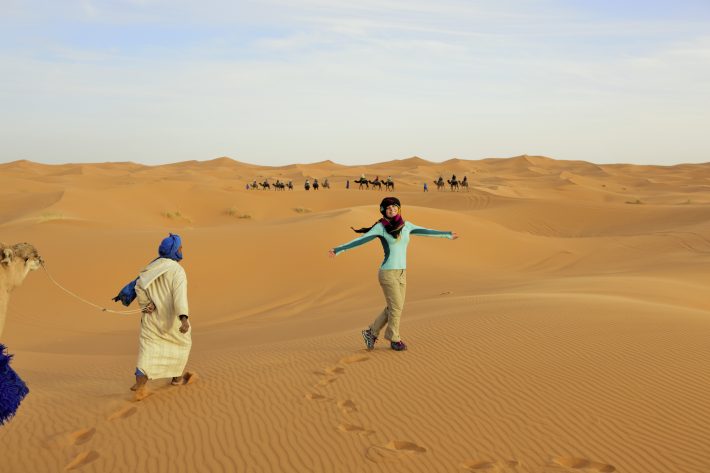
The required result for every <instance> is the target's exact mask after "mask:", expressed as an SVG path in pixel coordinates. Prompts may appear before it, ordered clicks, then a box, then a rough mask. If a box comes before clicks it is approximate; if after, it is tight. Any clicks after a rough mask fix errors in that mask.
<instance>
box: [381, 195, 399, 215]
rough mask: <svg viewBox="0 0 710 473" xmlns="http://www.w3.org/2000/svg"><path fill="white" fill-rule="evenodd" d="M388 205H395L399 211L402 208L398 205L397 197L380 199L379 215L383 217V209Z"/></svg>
mask: <svg viewBox="0 0 710 473" xmlns="http://www.w3.org/2000/svg"><path fill="white" fill-rule="evenodd" d="M390 205H396V206H397V207H399V208H400V209H401V208H402V204H400V203H399V199H398V198H397V197H385V198H384V199H382V202H380V213H381V214H382V215H384V214H385V209H387V207H389V206H390Z"/></svg>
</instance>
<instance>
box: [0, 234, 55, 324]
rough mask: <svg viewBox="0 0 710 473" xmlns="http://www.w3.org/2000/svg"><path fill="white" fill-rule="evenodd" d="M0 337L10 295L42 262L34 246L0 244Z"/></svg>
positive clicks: (26, 244)
mask: <svg viewBox="0 0 710 473" xmlns="http://www.w3.org/2000/svg"><path fill="white" fill-rule="evenodd" d="M0 257H2V259H0V335H2V330H3V328H4V327H5V317H6V316H7V306H8V304H9V303H10V293H11V292H12V290H13V289H15V288H16V287H18V286H20V285H21V284H22V282H23V281H24V280H25V278H26V277H27V275H28V274H29V273H30V271H35V270H37V269H39V268H40V267H41V266H42V265H43V264H44V261H43V260H42V257H41V256H40V255H39V253H38V252H37V249H35V247H34V246H32V245H30V244H29V243H17V244H16V245H12V246H8V245H6V244H4V243H0Z"/></svg>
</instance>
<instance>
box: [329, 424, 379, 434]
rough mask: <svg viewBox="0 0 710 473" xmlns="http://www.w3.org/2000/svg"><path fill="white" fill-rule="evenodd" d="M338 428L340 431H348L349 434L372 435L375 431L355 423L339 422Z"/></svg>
mask: <svg viewBox="0 0 710 473" xmlns="http://www.w3.org/2000/svg"><path fill="white" fill-rule="evenodd" d="M338 430H339V431H340V432H346V433H349V434H358V435H362V436H365V435H372V434H374V433H375V431H374V430H367V429H366V428H364V427H360V426H359V425H353V424H339V425H338Z"/></svg>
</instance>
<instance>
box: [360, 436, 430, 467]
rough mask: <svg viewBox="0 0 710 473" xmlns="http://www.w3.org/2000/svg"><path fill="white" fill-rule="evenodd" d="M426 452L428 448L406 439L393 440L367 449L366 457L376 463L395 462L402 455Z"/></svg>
mask: <svg viewBox="0 0 710 473" xmlns="http://www.w3.org/2000/svg"><path fill="white" fill-rule="evenodd" d="M421 453H426V448H424V447H422V446H420V445H417V444H416V443H414V442H408V441H406V440H392V441H390V442H388V443H387V445H376V446H373V447H370V448H368V449H367V452H365V458H367V459H368V460H370V461H371V462H375V463H389V462H394V461H397V460H399V459H401V458H402V457H405V456H410V455H418V454H421Z"/></svg>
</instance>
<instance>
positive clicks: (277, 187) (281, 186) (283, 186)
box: [274, 179, 286, 191]
mask: <svg viewBox="0 0 710 473" xmlns="http://www.w3.org/2000/svg"><path fill="white" fill-rule="evenodd" d="M274 190H277V191H284V190H286V184H284V183H283V182H281V181H279V180H278V179H277V180H276V182H275V183H274Z"/></svg>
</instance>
